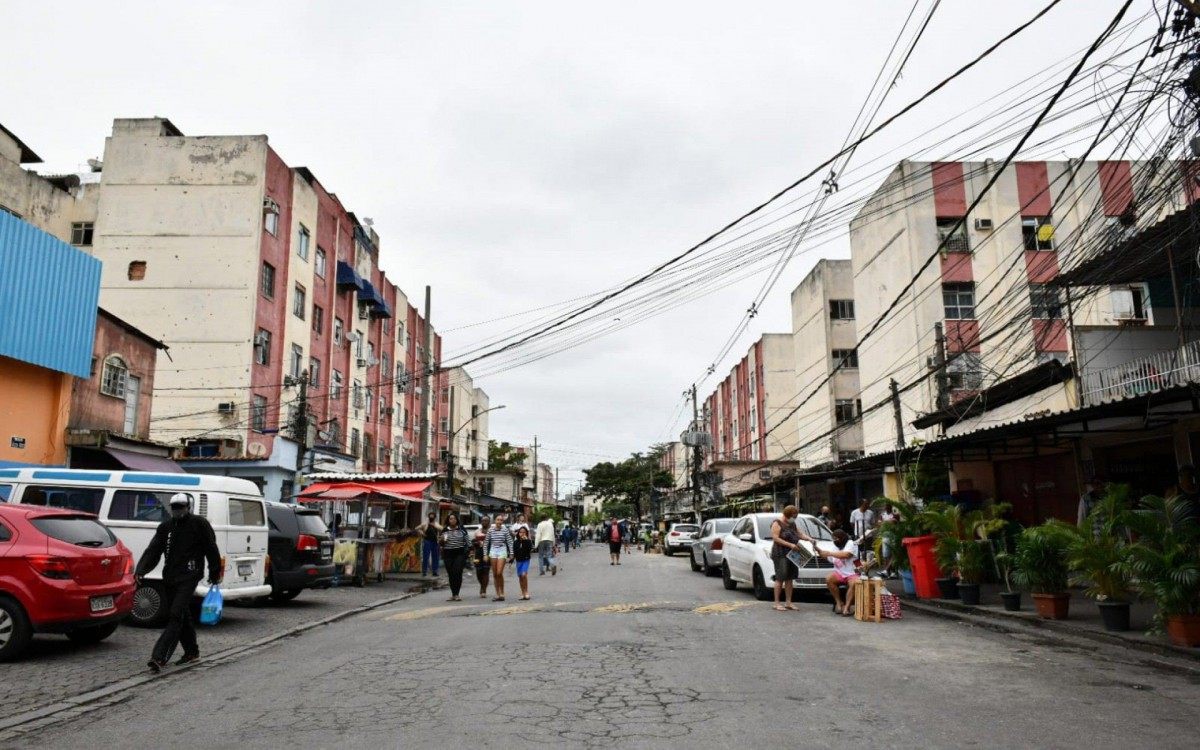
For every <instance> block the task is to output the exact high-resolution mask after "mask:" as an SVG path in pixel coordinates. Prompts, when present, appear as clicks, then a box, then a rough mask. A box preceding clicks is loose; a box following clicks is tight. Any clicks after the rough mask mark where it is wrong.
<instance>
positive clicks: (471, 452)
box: [438, 367, 490, 485]
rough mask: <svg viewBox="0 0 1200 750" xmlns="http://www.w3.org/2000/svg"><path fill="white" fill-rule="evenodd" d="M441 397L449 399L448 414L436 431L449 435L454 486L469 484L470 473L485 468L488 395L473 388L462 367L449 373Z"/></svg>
mask: <svg viewBox="0 0 1200 750" xmlns="http://www.w3.org/2000/svg"><path fill="white" fill-rule="evenodd" d="M444 395H445V398H446V399H447V400H448V414H447V416H446V417H445V418H444V419H443V420H442V422H441V424H440V425H439V427H438V429H439V430H440V431H441V432H448V433H449V450H450V452H451V454H452V455H453V459H454V466H455V471H454V475H455V481H456V483H458V482H461V483H463V484H464V485H469V484H470V472H472V471H477V470H485V469H487V461H488V455H487V454H488V417H489V416H490V415H489V414H488V413H487V411H488V409H489V408H490V403H489V399H488V395H487V393H486V392H485V391H484V390H483V389H482V388H477V387H475V383H474V381H473V380H472V379H471V376H470V374H469V373H468V372H467V371H466V370H465V369H464V368H462V367H455V368H453V369H451V370H449V385H448V386H447V390H446V392H445V394H444ZM443 460H444V458H443Z"/></svg>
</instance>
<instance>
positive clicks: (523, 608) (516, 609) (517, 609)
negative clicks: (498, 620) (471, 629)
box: [476, 604, 541, 617]
mask: <svg viewBox="0 0 1200 750" xmlns="http://www.w3.org/2000/svg"><path fill="white" fill-rule="evenodd" d="M540 609H541V607H539V606H538V605H536V604H525V605H520V604H518V605H516V606H513V607H501V608H500V609H487V610H484V611H483V612H477V613H476V614H478V615H479V616H480V617H485V616H487V615H519V614H522V613H524V612H537V611H538V610H540Z"/></svg>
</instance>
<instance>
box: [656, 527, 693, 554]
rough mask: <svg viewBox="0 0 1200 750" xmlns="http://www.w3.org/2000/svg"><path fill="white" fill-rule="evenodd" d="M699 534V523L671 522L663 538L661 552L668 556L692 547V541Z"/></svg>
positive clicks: (689, 549)
mask: <svg viewBox="0 0 1200 750" xmlns="http://www.w3.org/2000/svg"><path fill="white" fill-rule="evenodd" d="M699 534H700V525H699V524H695V523H673V524H671V528H670V530H669V531H667V535H666V536H665V537H664V538H663V552H664V553H665V554H666V555H668V556H670V555H673V554H675V553H676V552H683V551H684V550H688V551H689V552H690V551H691V549H692V542H694V541H696V537H697V536H698V535H699Z"/></svg>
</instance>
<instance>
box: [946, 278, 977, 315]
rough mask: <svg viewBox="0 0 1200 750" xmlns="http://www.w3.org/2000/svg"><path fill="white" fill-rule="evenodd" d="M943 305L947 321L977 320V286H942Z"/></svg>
mask: <svg viewBox="0 0 1200 750" xmlns="http://www.w3.org/2000/svg"><path fill="white" fill-rule="evenodd" d="M942 304H943V305H944V306H945V308H946V320H974V319H975V285H974V284H973V283H970V282H966V283H960V284H942Z"/></svg>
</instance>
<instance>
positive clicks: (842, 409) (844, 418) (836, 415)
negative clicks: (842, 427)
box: [833, 398, 857, 424]
mask: <svg viewBox="0 0 1200 750" xmlns="http://www.w3.org/2000/svg"><path fill="white" fill-rule="evenodd" d="M856 415H857V412H856V411H855V410H854V399H852V398H839V399H837V400H835V401H834V402H833V419H834V422H836V423H837V424H848V423H850V422H853V421H854V418H855V416H856Z"/></svg>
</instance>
